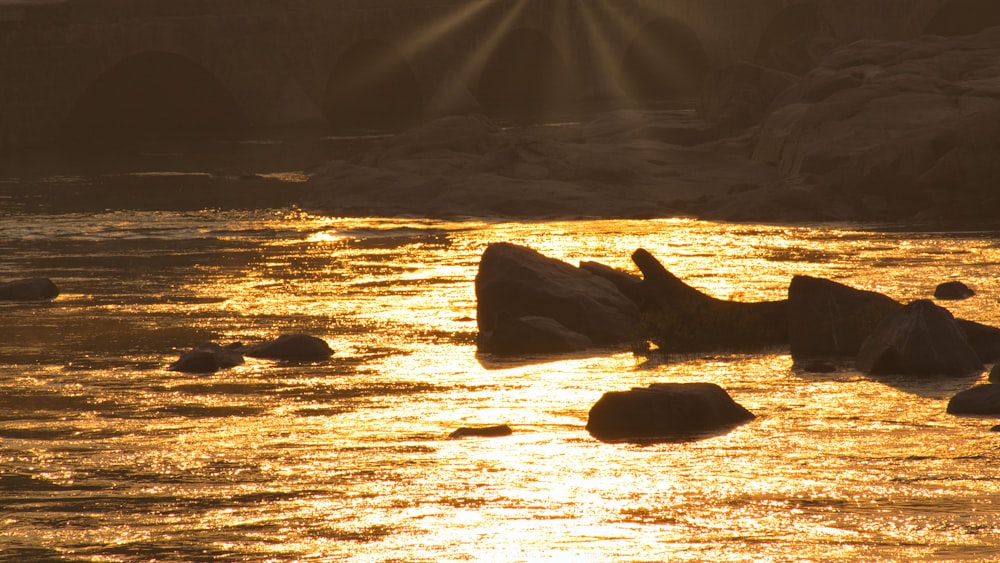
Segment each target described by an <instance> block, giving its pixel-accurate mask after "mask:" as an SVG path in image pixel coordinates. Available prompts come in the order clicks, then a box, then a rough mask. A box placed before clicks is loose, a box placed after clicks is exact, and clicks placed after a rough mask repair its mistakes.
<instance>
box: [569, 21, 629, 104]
mask: <svg viewBox="0 0 1000 563" xmlns="http://www.w3.org/2000/svg"><path fill="white" fill-rule="evenodd" d="M592 6H593V3H592V2H584V3H581V5H580V14H581V15H582V17H583V19H584V20H585V21H584V22H583V23H584V33H586V37H587V43H588V47H589V52H588V54H590V53H593V54H594V55H595V57H596V61H595V62H596V65H595V68H593V69H592V72H593V73H594V76H593V77H592V79H593V80H594V92H592V93H589V95H592V96H594V97H595V98H598V99H600V98H605V97H606V98H608V99H609V100H610V101H612V102H614V103H616V104H617V103H618V102H619V101H621V100H624V98H625V91H624V90H623V89H622V87H621V84H620V83H619V81H618V74H619V66H620V64H621V63H620V62H619V61H618V58H617V57H615V53H614V49H613V48H612V46H611V45H612V40H611V37H610V35H609V32H608V30H607V28H606V27H605V26H604V25H601V24H600V23H599V22H598V19H597V16H596V15H595V14H594V10H593V8H592Z"/></svg>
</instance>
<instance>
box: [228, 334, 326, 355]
mask: <svg viewBox="0 0 1000 563" xmlns="http://www.w3.org/2000/svg"><path fill="white" fill-rule="evenodd" d="M243 354H244V355H246V356H249V357H251V358H260V359H264V360H279V361H288V362H318V361H323V360H327V359H329V358H330V356H332V355H333V350H332V349H331V348H330V345H329V344H327V343H326V341H325V340H322V339H320V338H316V337H315V336H309V335H307V334H283V335H281V336H279V337H278V338H276V339H274V340H271V341H269V342H263V343H261V344H255V345H253V346H247V347H245V348H244V349H243Z"/></svg>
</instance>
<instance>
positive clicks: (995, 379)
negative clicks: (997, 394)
mask: <svg viewBox="0 0 1000 563" xmlns="http://www.w3.org/2000/svg"><path fill="white" fill-rule="evenodd" d="M989 377H990V383H1000V363H998V364H996V365H994V366H993V368H992V369H990V376H989Z"/></svg>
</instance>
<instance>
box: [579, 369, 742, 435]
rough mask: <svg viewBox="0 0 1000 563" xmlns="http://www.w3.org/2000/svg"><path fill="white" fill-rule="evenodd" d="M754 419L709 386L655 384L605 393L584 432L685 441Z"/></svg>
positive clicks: (706, 384)
mask: <svg viewBox="0 0 1000 563" xmlns="http://www.w3.org/2000/svg"><path fill="white" fill-rule="evenodd" d="M754 418H755V416H754V415H753V413H751V412H750V411H748V410H747V409H745V408H743V407H742V406H740V405H739V404H737V403H736V402H735V401H733V399H732V397H730V396H729V394H728V393H726V391H725V390H724V389H722V388H721V387H719V386H718V385H715V384H713V383H658V384H654V385H650V386H649V387H647V388H636V389H632V390H630V391H613V392H610V393H605V394H604V396H603V397H601V399H600V400H599V401H597V403H596V404H595V405H594V406H593V407H592V408H591V409H590V416H589V418H588V420H587V431H588V432H590V434H591V435H592V436H593V437H595V438H597V439H599V440H603V441H629V440H642V441H645V440H657V439H663V440H685V439H691V438H696V437H698V436H699V435H705V434H712V433H718V432H721V431H724V430H726V429H729V428H732V427H734V426H736V425H739V424H743V423H745V422H748V421H750V420H753V419H754Z"/></svg>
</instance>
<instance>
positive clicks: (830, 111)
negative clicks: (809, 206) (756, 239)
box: [754, 28, 1000, 221]
mask: <svg viewBox="0 0 1000 563" xmlns="http://www.w3.org/2000/svg"><path fill="white" fill-rule="evenodd" d="M998 92H1000V28H992V29H989V30H986V31H983V32H982V33H979V34H977V35H971V36H962V37H951V38H942V37H930V36H927V37H921V38H919V39H913V40H909V41H885V40H863V41H857V42H853V43H851V44H849V45H846V46H843V47H840V48H837V49H835V50H833V51H832V52H831V53H830V54H829V55H828V56H827V57H826V58H825V59H824V60H823V62H822V63H821V64H820V66H819V67H817V68H816V69H814V70H813V71H811V72H809V73H808V74H807V75H806V76H805V77H804V78H803V80H802V82H801V83H800V84H799V85H798V86H795V87H793V90H792V92H791V93H790V94H789V95H787V96H782V99H781V104H778V105H779V106H780V107H776V108H775V109H774V110H773V111H772V113H771V114H770V115H769V116H768V118H767V119H765V120H764V124H763V126H762V129H761V132H760V135H759V137H758V140H757V146H756V149H755V151H754V158H756V159H758V160H761V161H764V162H771V163H773V164H775V165H776V166H777V168H778V171H779V173H780V174H781V175H782V176H785V177H800V178H809V179H810V181H811V182H814V183H816V184H817V189H818V191H819V192H821V193H823V194H825V195H826V197H825V198H821V199H820V201H826V204H827V205H830V204H837V203H836V202H848V204H849V205H850V206H851V207H853V209H854V210H855V216H854V218H855V219H869V220H901V219H919V220H948V219H951V220H954V219H958V218H961V219H963V220H980V221H989V220H993V218H994V217H993V215H994V214H993V210H995V209H996V208H997V207H998V206H1000V193H998V192H997V190H996V182H995V179H996V178H997V177H1000V160H998V159H997V158H995V155H996V154H997V152H998V151H1000V97H998V96H997V93H998Z"/></svg>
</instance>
